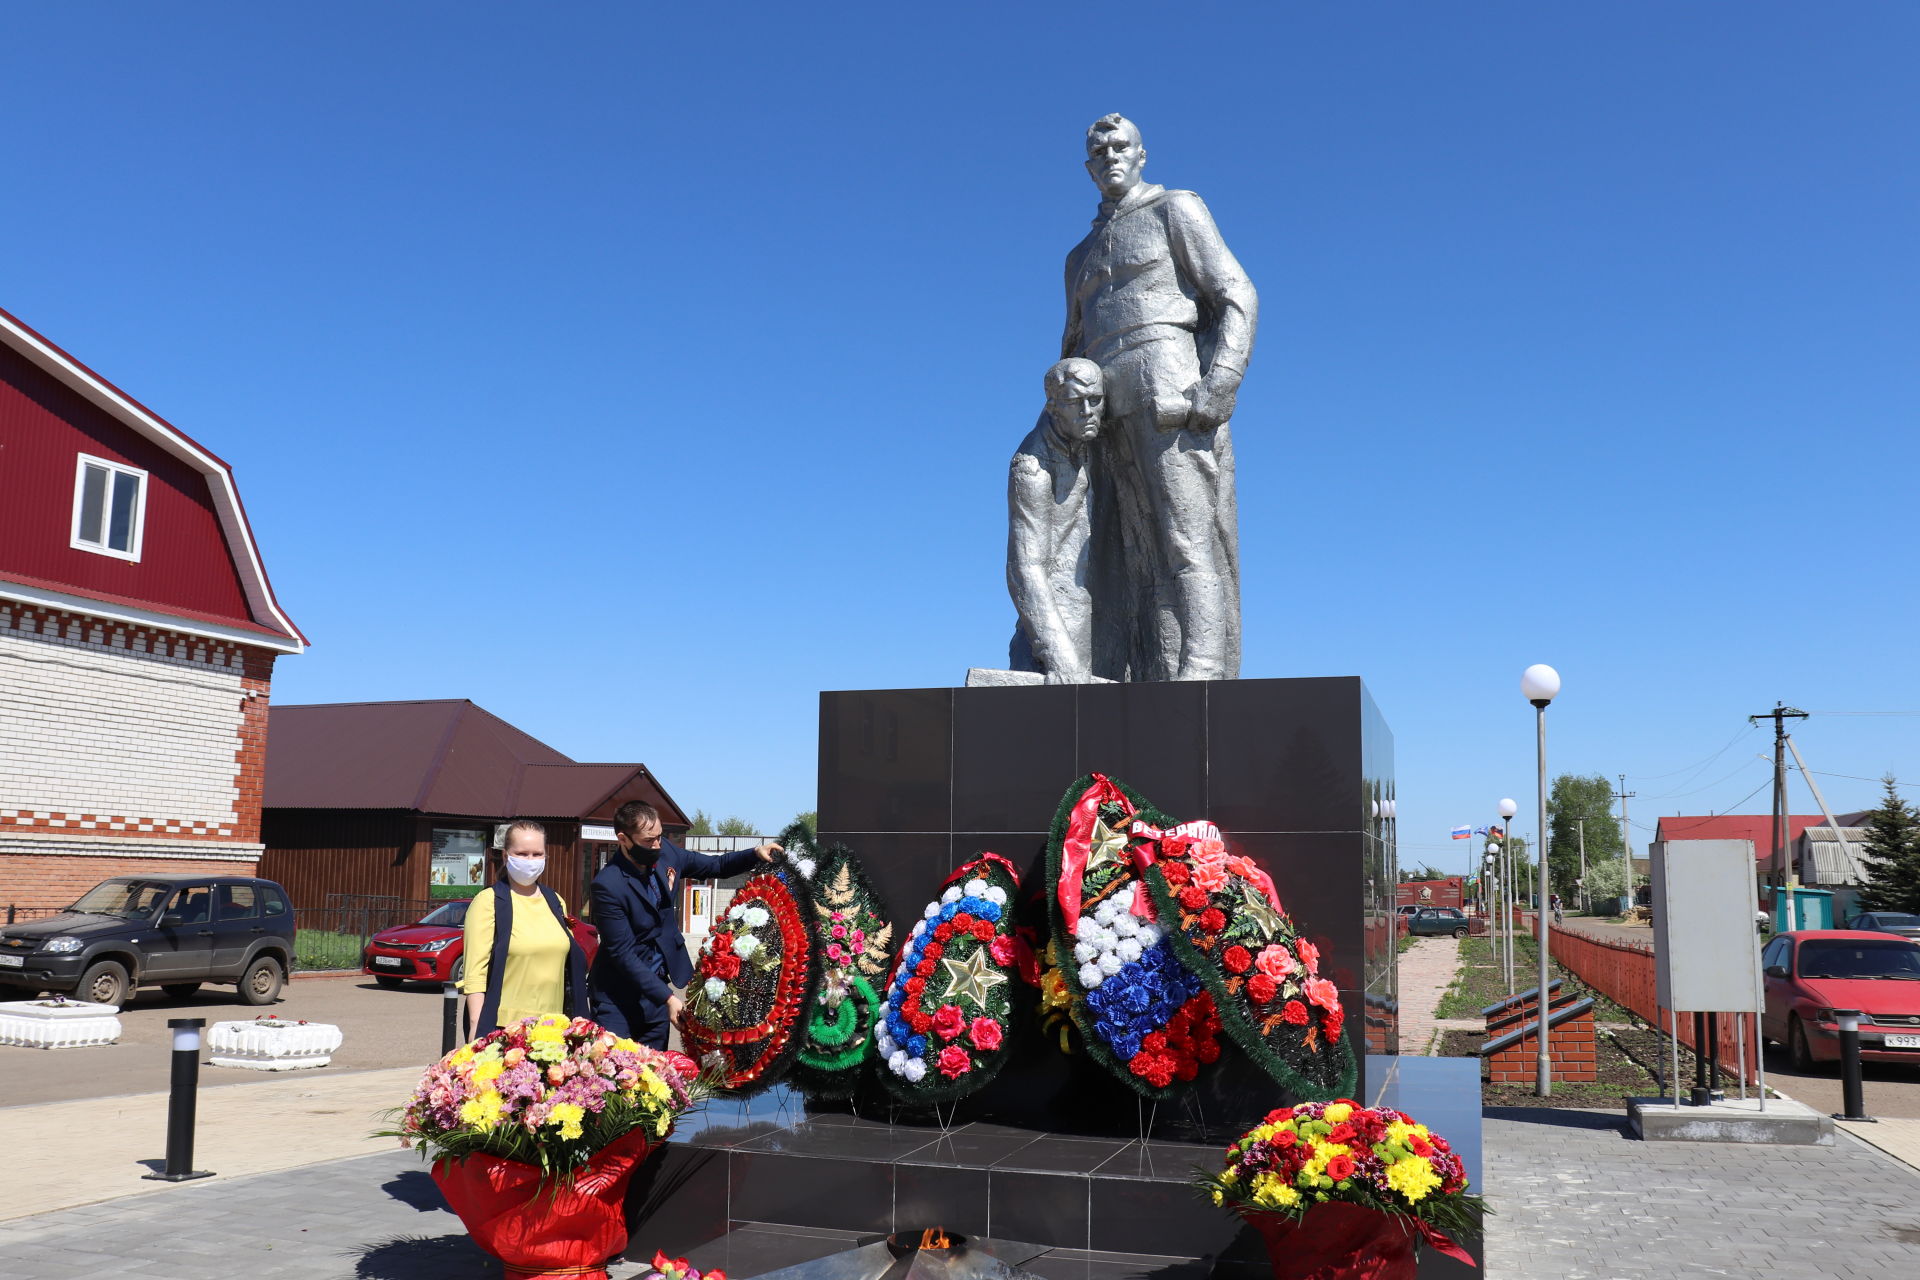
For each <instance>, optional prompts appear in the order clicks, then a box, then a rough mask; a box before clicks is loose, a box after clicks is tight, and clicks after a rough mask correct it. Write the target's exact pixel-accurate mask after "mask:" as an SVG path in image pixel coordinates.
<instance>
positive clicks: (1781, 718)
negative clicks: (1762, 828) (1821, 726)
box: [1747, 702, 1807, 929]
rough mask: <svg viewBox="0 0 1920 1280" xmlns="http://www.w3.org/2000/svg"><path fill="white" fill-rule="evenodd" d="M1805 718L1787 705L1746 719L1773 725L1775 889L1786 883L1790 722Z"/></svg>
mask: <svg viewBox="0 0 1920 1280" xmlns="http://www.w3.org/2000/svg"><path fill="white" fill-rule="evenodd" d="M1806 718H1807V713H1806V712H1804V711H1801V710H1798V709H1796V708H1794V707H1790V706H1788V705H1787V704H1786V703H1784V702H1775V703H1774V704H1773V710H1771V711H1762V712H1761V713H1760V714H1759V715H1757V716H1748V717H1747V723H1748V724H1758V723H1760V722H1761V721H1762V720H1771V721H1773V859H1772V861H1771V862H1769V863H1768V864H1767V878H1768V880H1769V882H1770V883H1771V884H1772V885H1773V886H1774V888H1776V889H1778V888H1781V887H1783V886H1785V885H1786V883H1787V869H1786V868H1787V721H1789V720H1805V719H1806ZM1793 927H1794V923H1793V921H1791V920H1789V921H1787V928H1789V929H1791V928H1793Z"/></svg>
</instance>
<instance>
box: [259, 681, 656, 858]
mask: <svg viewBox="0 0 1920 1280" xmlns="http://www.w3.org/2000/svg"><path fill="white" fill-rule="evenodd" d="M633 799H638V800H646V801H647V802H648V803H650V804H652V805H654V806H655V807H656V808H658V809H659V810H660V816H661V818H662V820H663V821H665V822H666V823H667V824H668V825H671V826H678V825H684V824H685V822H686V815H685V814H684V813H682V812H681V811H680V807H679V806H678V805H676V804H674V802H673V799H672V797H670V796H668V795H667V793H666V791H665V789H663V788H662V787H661V786H660V784H659V782H658V781H657V780H656V779H655V778H654V777H653V775H652V774H651V773H649V772H648V770H647V767H646V766H645V765H641V764H579V763H576V762H575V761H573V760H571V759H569V758H568V757H567V756H565V755H563V754H561V753H560V752H558V751H555V750H554V749H553V748H552V747H550V746H548V745H547V744H546V743H544V742H541V741H540V740H539V739H538V738H534V737H532V736H530V735H528V734H525V733H522V732H521V731H520V730H518V729H516V728H514V727H513V726H512V725H510V724H508V723H507V722H506V721H505V720H502V719H501V718H500V717H498V716H496V715H494V714H492V713H491V712H489V711H486V710H484V709H482V708H480V707H476V706H475V705H473V703H471V702H469V701H467V700H466V699H464V698H462V699H449V700H444V701H434V702H339V703H324V704H318V705H309V706H276V707H273V708H272V709H271V710H270V711H269V713H268V718H267V782H266V797H265V806H266V807H267V808H269V809H413V810H416V811H418V812H421V813H440V814H459V815H463V816H467V817H475V818H513V817H530V818H587V817H601V818H610V817H611V816H612V813H613V810H614V809H616V808H618V807H619V806H620V805H621V804H624V803H625V802H626V801H627V800H633Z"/></svg>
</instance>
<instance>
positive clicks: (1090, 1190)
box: [628, 1057, 1480, 1277]
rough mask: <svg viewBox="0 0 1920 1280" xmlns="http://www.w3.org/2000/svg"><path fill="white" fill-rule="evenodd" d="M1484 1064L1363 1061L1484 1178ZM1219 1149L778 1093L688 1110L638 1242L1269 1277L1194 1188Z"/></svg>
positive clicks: (788, 1258)
mask: <svg viewBox="0 0 1920 1280" xmlns="http://www.w3.org/2000/svg"><path fill="white" fill-rule="evenodd" d="M1478 1065H1479V1064H1478V1063H1477V1062H1475V1061H1473V1060H1470V1059H1446V1058H1417V1059H1414V1058H1409V1059H1399V1058H1393V1057H1380V1058H1375V1059H1374V1060H1373V1061H1372V1062H1371V1063H1369V1066H1368V1078H1369V1079H1370V1080H1371V1081H1373V1082H1374V1083H1375V1084H1376V1088H1375V1090H1374V1100H1375V1101H1376V1102H1377V1103H1380V1104H1384V1105H1388V1106H1394V1107H1398V1108H1400V1109H1402V1110H1406V1111H1409V1112H1412V1113H1414V1114H1416V1115H1418V1116H1419V1117H1420V1118H1421V1119H1422V1120H1423V1121H1425V1122H1426V1123H1428V1124H1430V1125H1432V1126H1433V1128H1434V1129H1436V1130H1437V1131H1439V1132H1441V1133H1445V1134H1447V1135H1448V1136H1449V1137H1450V1139H1452V1140H1453V1142H1454V1145H1455V1147H1456V1149H1457V1150H1458V1151H1459V1152H1460V1154H1461V1157H1462V1159H1464V1160H1465V1161H1466V1163H1467V1168H1468V1172H1469V1175H1470V1176H1471V1177H1472V1178H1473V1180H1474V1182H1475V1183H1476V1184H1478V1183H1479V1180H1480V1110H1479V1078H1478ZM1219 1159H1220V1149H1219V1148H1218V1147H1217V1146H1211V1145H1198V1144H1191V1143H1184V1142H1168V1141H1161V1140H1157V1139H1153V1138H1151V1137H1150V1138H1149V1139H1148V1140H1147V1141H1144V1142H1142V1141H1139V1140H1133V1141H1128V1140H1124V1139H1116V1138H1090V1137H1084V1136H1078V1135H1064V1134H1055V1133H1046V1132H1040V1131H1036V1130H1031V1129H1021V1128H1014V1127H1010V1126H1005V1125H997V1124H990V1123H982V1122H974V1123H967V1124H958V1125H955V1126H953V1127H951V1128H948V1129H941V1128H939V1127H936V1126H925V1125H909V1124H903V1123H894V1122H892V1121H891V1119H890V1117H888V1116H887V1115H885V1114H881V1115H865V1116H860V1115H852V1114H845V1113H827V1114H809V1113H808V1112H807V1111H806V1109H805V1106H804V1105H803V1103H802V1102H801V1100H800V1099H799V1098H798V1097H797V1096H796V1095H793V1094H791V1093H788V1092H786V1091H784V1090H779V1089H776V1090H773V1091H771V1092H769V1093H767V1094H765V1095H762V1096H761V1097H758V1098H755V1099H752V1100H750V1101H748V1102H744V1103H718V1104H714V1105H712V1106H710V1107H709V1108H707V1109H706V1110H705V1111H704V1112H702V1113H701V1114H699V1115H697V1116H693V1117H689V1118H688V1121H687V1122H686V1123H684V1124H683V1125H682V1127H681V1129H680V1130H679V1131H678V1132H676V1134H675V1135H674V1139H673V1141H672V1142H670V1143H669V1144H668V1147H667V1150H666V1151H665V1152H663V1153H662V1154H661V1155H660V1156H658V1157H656V1158H655V1159H654V1160H652V1161H650V1162H649V1163H648V1165H647V1166H646V1168H645V1169H644V1170H643V1171H642V1174H641V1176H640V1177H639V1178H637V1179H636V1181H635V1184H634V1189H633V1193H632V1197H631V1199H630V1200H629V1206H628V1209H629V1218H630V1220H631V1221H633V1222H634V1224H635V1238H636V1239H644V1240H647V1241H649V1242H650V1243H652V1244H653V1246H654V1247H657V1248H663V1249H666V1250H667V1251H668V1252H669V1253H677V1252H693V1253H695V1254H696V1256H697V1255H698V1254H699V1253H700V1252H701V1251H707V1252H708V1253H709V1254H710V1256H712V1257H713V1264H714V1265H720V1266H726V1268H727V1271H728V1274H730V1275H732V1274H742V1275H745V1274H753V1273H754V1272H755V1271H758V1270H772V1269H774V1267H775V1266H784V1265H789V1264H790V1263H792V1262H798V1261H804V1260H805V1259H804V1258H803V1257H801V1256H797V1255H789V1254H781V1253H780V1250H779V1249H776V1248H775V1246H774V1237H781V1236H786V1235H790V1234H793V1233H796V1232H798V1233H800V1235H799V1236H797V1237H796V1238H797V1239H799V1240H801V1241H802V1242H805V1241H808V1240H812V1239H819V1238H826V1237H831V1238H836V1239H840V1240H844V1241H852V1240H854V1239H858V1238H862V1237H869V1236H872V1235H874V1234H878V1233H884V1232H891V1231H906V1230H918V1229H920V1228H923V1227H929V1226H943V1227H947V1228H949V1229H951V1230H956V1231H961V1232H965V1233H967V1234H969V1235H978V1236H992V1237H998V1238H1000V1239H1012V1240H1022V1241H1030V1242H1032V1243H1033V1244H1036V1245H1045V1246H1048V1247H1049V1248H1050V1249H1052V1250H1054V1251H1055V1253H1056V1254H1057V1253H1058V1252H1059V1251H1063V1250H1064V1251H1069V1252H1070V1253H1071V1254H1072V1255H1073V1261H1075V1263H1076V1265H1077V1264H1079V1263H1087V1262H1093V1261H1101V1259H1102V1258H1104V1259H1105V1261H1104V1262H1102V1265H1103V1266H1126V1267H1136V1268H1137V1267H1138V1266H1139V1265H1142V1264H1140V1263H1139V1260H1140V1259H1157V1260H1158V1261H1157V1262H1156V1263H1155V1265H1154V1266H1153V1267H1151V1268H1147V1269H1148V1270H1155V1271H1158V1270H1160V1269H1161V1268H1163V1267H1167V1266H1186V1265H1192V1266H1195V1267H1199V1268H1200V1269H1201V1270H1202V1271H1217V1272H1219V1273H1221V1274H1237V1273H1240V1272H1245V1273H1246V1274H1248V1275H1264V1274H1266V1263H1265V1259H1264V1255H1262V1254H1261V1253H1260V1250H1259V1245H1258V1243H1257V1241H1256V1240H1255V1238H1254V1237H1253V1236H1252V1234H1251V1233H1249V1232H1247V1231H1245V1230H1244V1229H1243V1228H1242V1227H1241V1226H1240V1224H1239V1222H1238V1220H1237V1219H1235V1218H1233V1217H1231V1216H1229V1215H1227V1214H1225V1213H1223V1212H1222V1211H1220V1210H1218V1209H1215V1208H1214V1207H1213V1206H1211V1205H1209V1204H1207V1203H1206V1202H1205V1201H1204V1200H1202V1199H1201V1198H1199V1197H1198V1196H1196V1195H1195V1194H1194V1193H1193V1192H1192V1191H1191V1190H1190V1188H1189V1185H1188V1184H1189V1183H1190V1182H1191V1180H1192V1178H1193V1176H1194V1174H1195V1172H1196V1171H1197V1170H1200V1169H1203V1168H1209V1167H1214V1166H1216V1165H1217V1163H1218V1161H1219ZM742 1232H747V1233H750V1234H748V1235H746V1236H744V1237H742V1239H741V1247H743V1248H744V1247H746V1246H747V1245H748V1244H752V1245H753V1248H754V1250H755V1251H756V1254H755V1259H754V1262H753V1264H752V1265H753V1270H752V1271H749V1270H748V1269H747V1266H746V1265H745V1263H746V1260H745V1259H744V1258H743V1259H742V1260H741V1263H739V1264H734V1265H728V1264H727V1263H725V1262H722V1261H720V1260H719V1258H718V1256H717V1255H713V1254H712V1249H713V1247H714V1246H716V1245H719V1244H720V1243H721V1242H722V1241H724V1240H726V1239H727V1238H729V1237H730V1236H738V1235H740V1233H742ZM823 1233H824V1234H823ZM727 1247H728V1248H731V1246H727ZM1474 1248H1475V1250H1476V1252H1477V1249H1478V1242H1477V1241H1476V1242H1474ZM770 1251H771V1252H770ZM723 1252H724V1250H723ZM800 1252H803V1253H804V1252H805V1248H801V1249H800ZM776 1254H778V1255H779V1256H777V1257H776V1256H775V1255H776ZM761 1255H765V1256H764V1257H763V1256H761ZM1083 1255H1084V1256H1083ZM1050 1256H1052V1255H1050ZM1116 1259H1117V1260H1119V1261H1116ZM1054 1260H1055V1261H1056V1262H1064V1261H1066V1260H1067V1259H1065V1258H1061V1257H1055V1258H1054ZM769 1264H770V1265H769ZM1449 1268H1452V1269H1453V1270H1449ZM1089 1274H1090V1275H1091V1274H1095V1273H1089ZM1421 1274H1422V1275H1423V1276H1428V1277H1442V1276H1446V1275H1450V1274H1461V1275H1464V1274H1466V1268H1464V1267H1462V1266H1461V1265H1460V1264H1458V1263H1454V1262H1452V1261H1450V1260H1448V1259H1446V1258H1442V1257H1439V1256H1437V1255H1433V1256H1430V1257H1428V1258H1427V1259H1426V1260H1425V1262H1424V1263H1423V1265H1422V1268H1421Z"/></svg>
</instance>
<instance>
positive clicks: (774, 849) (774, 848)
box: [753, 840, 786, 862]
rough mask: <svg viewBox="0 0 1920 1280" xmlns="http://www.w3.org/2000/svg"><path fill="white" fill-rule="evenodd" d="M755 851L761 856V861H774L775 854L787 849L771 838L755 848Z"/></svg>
mask: <svg viewBox="0 0 1920 1280" xmlns="http://www.w3.org/2000/svg"><path fill="white" fill-rule="evenodd" d="M753 852H754V854H755V855H756V856H758V857H759V859H760V861H762V862H772V861H773V855H774V854H776V853H785V852H786V850H785V849H782V848H781V847H780V846H779V845H777V844H775V843H774V842H773V841H771V840H769V841H767V842H766V843H765V844H763V845H761V846H760V847H759V848H757V849H755V850H754V851H753Z"/></svg>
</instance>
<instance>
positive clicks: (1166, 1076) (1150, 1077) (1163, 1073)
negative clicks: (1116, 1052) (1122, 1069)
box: [1127, 1049, 1173, 1089]
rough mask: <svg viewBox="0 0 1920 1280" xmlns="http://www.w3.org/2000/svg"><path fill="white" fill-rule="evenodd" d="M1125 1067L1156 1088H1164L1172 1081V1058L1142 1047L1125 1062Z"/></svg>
mask: <svg viewBox="0 0 1920 1280" xmlns="http://www.w3.org/2000/svg"><path fill="white" fill-rule="evenodd" d="M1127 1069H1128V1070H1129V1071H1131V1072H1133V1074H1135V1075H1137V1076H1139V1077H1140V1078H1141V1079H1142V1080H1145V1081H1146V1082H1147V1083H1148V1084H1150V1085H1152V1086H1153V1087H1154V1088H1156V1089H1164V1088H1166V1087H1167V1086H1168V1085H1170V1084H1172V1083H1173V1060H1172V1059H1171V1058H1169V1057H1167V1056H1166V1055H1165V1054H1162V1053H1148V1052H1147V1051H1146V1050H1145V1049H1142V1050H1141V1051H1140V1052H1139V1053H1136V1054H1134V1055H1133V1060H1132V1061H1131V1062H1129V1063H1127Z"/></svg>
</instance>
